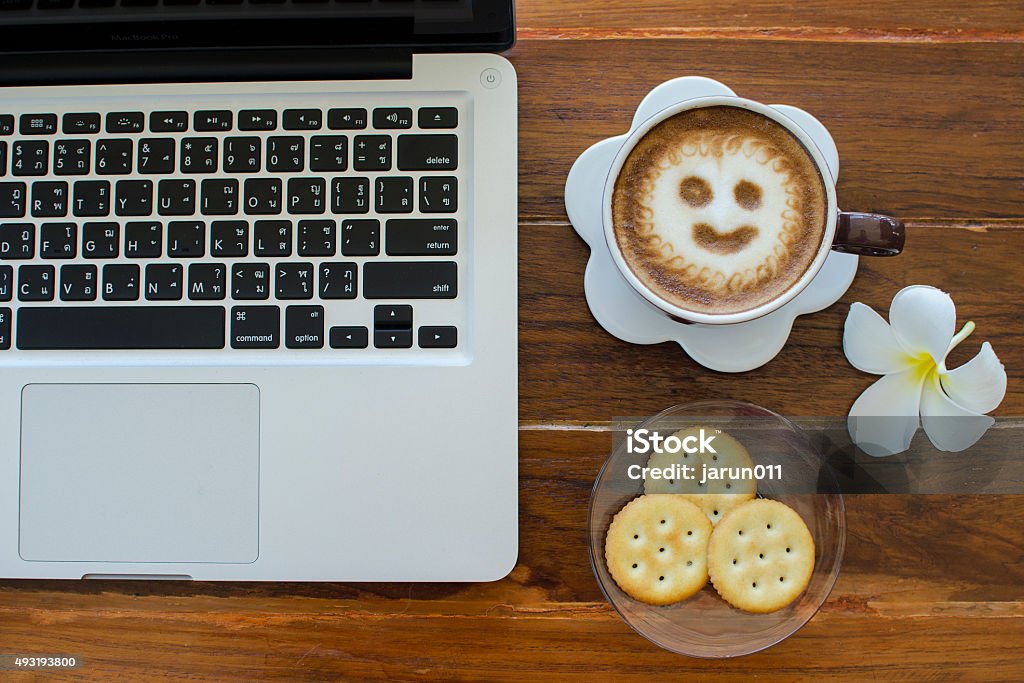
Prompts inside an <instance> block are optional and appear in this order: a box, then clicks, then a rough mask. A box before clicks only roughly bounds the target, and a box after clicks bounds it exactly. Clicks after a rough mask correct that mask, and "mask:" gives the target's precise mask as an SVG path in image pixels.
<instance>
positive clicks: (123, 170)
mask: <svg viewBox="0 0 1024 683" xmlns="http://www.w3.org/2000/svg"><path fill="white" fill-rule="evenodd" d="M132 146H133V145H132V141H131V140H130V139H128V138H115V139H108V140H98V141H97V142H96V173H98V174H100V175H127V174H129V173H131V172H132Z"/></svg>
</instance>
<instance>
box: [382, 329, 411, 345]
mask: <svg viewBox="0 0 1024 683" xmlns="http://www.w3.org/2000/svg"><path fill="white" fill-rule="evenodd" d="M373 345H374V346H375V347H376V348H378V349H408V348H411V347H412V330H389V329H384V330H376V329H375V330H374V331H373Z"/></svg>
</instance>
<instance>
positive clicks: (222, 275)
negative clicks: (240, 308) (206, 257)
mask: <svg viewBox="0 0 1024 683" xmlns="http://www.w3.org/2000/svg"><path fill="white" fill-rule="evenodd" d="M226 279H227V267H226V266H224V265H223V264H220V263H193V264H191V265H190V266H189V267H188V298H189V299H193V300H195V301H212V300H220V299H223V298H224V296H225V295H226V293H227V285H226V283H225V281H226Z"/></svg>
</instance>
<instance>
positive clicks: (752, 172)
mask: <svg viewBox="0 0 1024 683" xmlns="http://www.w3.org/2000/svg"><path fill="white" fill-rule="evenodd" d="M827 205H828V195H827V192H826V189H825V182H824V180H823V178H822V177H821V173H820V172H819V170H818V167H817V165H816V164H815V161H814V159H813V157H811V155H810V153H809V152H808V151H807V150H806V149H805V148H804V146H803V144H802V143H801V142H800V141H799V140H798V139H797V138H796V137H795V136H794V135H793V134H792V133H791V132H790V131H788V130H787V129H786V128H785V127H784V126H782V125H781V124H779V123H777V122H775V121H773V120H772V119H770V118H768V117H767V116H764V115H762V114H759V113H756V112H753V111H749V110H747V109H742V108H740V107H731V106H710V107H703V108H696V109H690V110H687V111H683V112H680V113H678V114H675V115H673V116H671V117H670V118H668V119H666V120H664V121H662V122H660V123H658V124H657V125H656V126H654V127H653V128H652V129H651V130H649V131H648V132H647V133H646V134H645V135H644V136H643V137H642V138H641V139H640V140H639V141H638V142H637V143H636V145H635V147H634V148H633V149H632V150H631V152H630V153H629V155H628V156H627V157H626V160H625V162H624V163H623V165H622V169H621V170H620V171H619V175H618V177H617V178H616V180H615V186H614V191H613V195H612V206H611V208H612V227H613V230H614V234H615V240H616V243H617V246H618V248H619V251H620V252H621V253H622V256H623V259H624V260H625V262H626V264H627V265H628V267H629V269H630V270H631V271H632V272H633V274H634V275H635V276H636V277H637V278H638V279H639V280H640V282H641V283H642V284H643V285H644V286H645V287H647V288H648V289H650V290H651V291H652V292H653V293H654V294H655V295H657V296H658V297H659V298H661V299H663V300H664V301H666V302H668V303H670V304H672V305H674V306H677V307H678V308H682V309H684V310H689V311H694V312H698V313H706V314H728V313H738V312H743V311H748V310H751V309H754V308H757V307H758V306H761V305H763V304H766V303H768V302H770V301H773V300H774V299H777V298H778V297H780V296H781V295H783V294H784V293H785V292H786V291H787V290H788V289H789V288H791V287H792V286H793V285H795V284H796V283H797V282H798V281H799V280H800V279H801V277H802V276H803V275H804V273H805V272H806V271H807V270H808V268H810V266H811V264H812V263H813V262H814V260H815V258H816V257H817V255H818V253H819V251H820V248H821V243H822V239H823V238H824V234H825V230H826V225H827V219H826V216H827V214H826V211H827Z"/></svg>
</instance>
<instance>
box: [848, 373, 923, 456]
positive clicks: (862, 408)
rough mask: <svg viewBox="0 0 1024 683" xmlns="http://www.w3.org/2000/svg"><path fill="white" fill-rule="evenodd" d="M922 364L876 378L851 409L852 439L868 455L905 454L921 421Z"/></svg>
mask: <svg viewBox="0 0 1024 683" xmlns="http://www.w3.org/2000/svg"><path fill="white" fill-rule="evenodd" d="M924 378H925V373H924V372H923V370H922V366H917V367H914V368H911V369H909V370H904V371H903V372H897V373H893V374H891V375H885V376H884V377H882V378H880V379H878V380H877V381H875V383H874V384H872V385H871V386H870V387H868V388H867V389H865V390H864V393H863V394H861V395H860V397H858V398H857V400H856V402H854V404H853V407H852V408H850V417H849V419H848V420H847V429H849V432H850V438H851V439H853V442H854V443H855V444H857V446H859V447H860V449H861V450H862V451H864V452H865V453H867V454H868V455H874V456H881V455H893V454H895V453H902V452H903V451H905V450H907V449H908V448H909V447H910V441H911V440H912V439H913V438H914V433H915V432H916V431H917V427H918V425H919V424H920V419H919V418H918V411H919V409H920V408H919V407H920V404H921V386H922V384H923V382H924Z"/></svg>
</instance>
